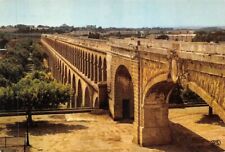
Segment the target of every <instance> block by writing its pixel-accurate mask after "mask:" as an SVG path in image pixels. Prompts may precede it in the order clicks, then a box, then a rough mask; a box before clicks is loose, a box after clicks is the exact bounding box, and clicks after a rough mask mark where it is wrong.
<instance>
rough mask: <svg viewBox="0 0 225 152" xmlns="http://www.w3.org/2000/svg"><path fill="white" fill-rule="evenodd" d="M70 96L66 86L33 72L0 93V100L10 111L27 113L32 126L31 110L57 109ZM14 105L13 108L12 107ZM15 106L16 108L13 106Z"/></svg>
mask: <svg viewBox="0 0 225 152" xmlns="http://www.w3.org/2000/svg"><path fill="white" fill-rule="evenodd" d="M71 95H72V92H71V89H70V87H69V86H68V85H63V84H61V83H58V82H56V81H54V79H53V78H52V77H51V76H50V75H48V74H46V73H44V72H40V71H35V72H33V73H30V74H28V75H27V76H25V77H24V78H22V79H21V80H20V81H19V82H18V83H16V84H14V85H12V87H11V88H10V87H7V88H4V89H2V91H0V100H1V101H4V103H2V104H4V105H5V107H7V106H8V105H10V108H11V110H12V109H13V108H14V109H15V108H17V109H18V108H19V109H21V110H26V111H27V113H28V121H29V124H30V125H32V110H41V109H49V108H57V107H58V105H59V104H61V103H62V104H65V103H67V102H68V101H69V99H70V97H71ZM13 105H14V107H12V106H13ZM15 105H16V106H15Z"/></svg>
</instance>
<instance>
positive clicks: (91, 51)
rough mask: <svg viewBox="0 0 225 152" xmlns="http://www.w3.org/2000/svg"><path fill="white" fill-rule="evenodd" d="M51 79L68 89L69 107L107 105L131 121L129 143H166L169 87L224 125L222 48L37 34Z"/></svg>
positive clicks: (224, 49) (224, 53) (224, 51)
mask: <svg viewBox="0 0 225 152" xmlns="http://www.w3.org/2000/svg"><path fill="white" fill-rule="evenodd" d="M41 42H42V43H43V45H44V46H45V47H46V48H47V49H46V50H48V55H49V65H50V67H51V70H52V72H53V74H54V77H55V78H56V79H57V80H59V81H62V82H63V83H68V84H71V87H72V88H73V90H74V96H73V99H72V100H71V104H70V106H71V107H73V108H77V107H96V108H98V107H104V106H108V107H109V110H110V113H111V115H112V117H113V118H114V119H115V120H119V119H123V118H133V119H134V123H133V125H134V128H135V129H134V130H135V131H134V142H136V143H138V144H140V145H142V146H148V145H158V144H167V143H169V142H170V140H171V132H170V127H169V120H168V100H169V96H170V93H171V92H172V90H173V88H174V86H175V84H180V85H181V86H182V87H184V88H189V89H190V90H192V91H193V92H195V93H196V94H198V95H199V96H200V97H201V98H202V99H203V100H204V101H205V102H206V103H207V104H208V105H209V106H210V107H212V108H213V110H214V112H215V113H216V114H218V115H219V116H220V118H221V119H222V120H223V121H225V45H216V44H209V43H193V42H175V41H174V42H171V41H163V40H161V41H160V40H146V39H131V38H130V39H109V40H107V41H104V40H93V39H85V38H70V37H67V36H62V35H42V38H41Z"/></svg>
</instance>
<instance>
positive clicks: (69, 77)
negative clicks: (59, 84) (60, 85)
mask: <svg viewBox="0 0 225 152" xmlns="http://www.w3.org/2000/svg"><path fill="white" fill-rule="evenodd" d="M71 79H72V77H71V72H70V69H69V74H68V83H69V84H71Z"/></svg>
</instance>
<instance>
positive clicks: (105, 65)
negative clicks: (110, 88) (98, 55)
mask: <svg viewBox="0 0 225 152" xmlns="http://www.w3.org/2000/svg"><path fill="white" fill-rule="evenodd" d="M106 80H107V63H106V58H104V60H103V81H106Z"/></svg>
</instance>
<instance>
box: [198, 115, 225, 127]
mask: <svg viewBox="0 0 225 152" xmlns="http://www.w3.org/2000/svg"><path fill="white" fill-rule="evenodd" d="M196 123H199V124H214V125H219V126H221V127H225V123H224V122H223V121H222V120H221V119H220V118H219V116H218V115H211V116H209V115H204V116H203V117H202V118H201V119H200V120H199V121H197V122H196Z"/></svg>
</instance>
